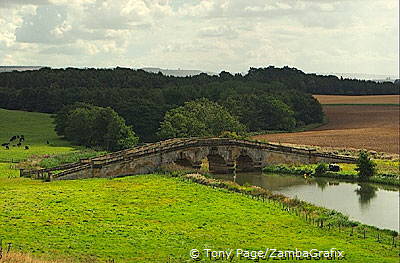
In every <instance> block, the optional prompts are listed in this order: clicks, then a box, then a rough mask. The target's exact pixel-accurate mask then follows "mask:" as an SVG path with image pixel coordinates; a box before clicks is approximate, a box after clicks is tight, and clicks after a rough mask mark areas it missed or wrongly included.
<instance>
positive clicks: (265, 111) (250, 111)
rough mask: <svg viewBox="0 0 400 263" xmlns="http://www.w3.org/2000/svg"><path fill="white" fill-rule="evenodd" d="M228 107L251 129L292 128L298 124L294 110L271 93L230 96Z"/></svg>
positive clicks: (226, 103)
mask: <svg viewBox="0 0 400 263" xmlns="http://www.w3.org/2000/svg"><path fill="white" fill-rule="evenodd" d="M224 105H225V106H226V108H227V109H229V110H230V112H231V113H232V114H234V115H236V116H238V117H239V120H240V121H241V122H242V123H244V124H245V125H246V126H247V127H248V129H249V130H250V131H260V130H291V129H293V128H294V127H295V125H296V120H295V118H294V112H293V111H292V110H291V109H290V107H289V106H288V105H287V104H285V103H284V102H283V101H281V100H279V99H277V98H275V97H273V96H269V95H265V94H264V95H263V94H261V95H255V94H246V95H241V96H239V95H238V96H230V97H229V98H228V99H227V100H226V101H225V103H224Z"/></svg>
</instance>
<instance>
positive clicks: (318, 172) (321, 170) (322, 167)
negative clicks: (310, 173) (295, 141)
mask: <svg viewBox="0 0 400 263" xmlns="http://www.w3.org/2000/svg"><path fill="white" fill-rule="evenodd" d="M327 171H328V165H327V164H326V163H319V164H318V165H317V167H315V171H314V175H315V176H323V175H324V174H325V173H326V172H327Z"/></svg>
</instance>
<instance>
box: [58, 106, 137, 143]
mask: <svg viewBox="0 0 400 263" xmlns="http://www.w3.org/2000/svg"><path fill="white" fill-rule="evenodd" d="M55 122H56V131H57V133H58V134H59V135H63V136H65V138H67V139H68V140H70V141H72V142H74V143H76V144H78V145H84V146H87V147H94V146H97V147H100V148H103V149H106V150H109V151H116V150H121V149H125V148H130V147H133V146H134V145H135V144H137V142H138V137H136V136H135V133H134V132H133V130H132V128H131V127H130V126H127V125H126V124H125V120H124V119H123V118H122V117H120V116H119V115H118V114H117V113H116V112H115V111H114V110H113V109H111V108H109V107H108V108H102V107H97V106H93V105H90V104H85V103H77V104H73V105H70V106H68V107H65V108H64V109H63V110H61V111H60V113H59V114H58V115H57V116H56V120H55Z"/></svg>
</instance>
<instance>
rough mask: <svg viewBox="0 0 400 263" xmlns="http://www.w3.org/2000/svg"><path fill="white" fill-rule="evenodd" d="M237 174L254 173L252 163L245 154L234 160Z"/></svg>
mask: <svg viewBox="0 0 400 263" xmlns="http://www.w3.org/2000/svg"><path fill="white" fill-rule="evenodd" d="M236 171H237V172H251V171H254V161H253V159H252V158H251V157H250V156H249V155H247V154H240V155H239V156H238V158H237V159H236Z"/></svg>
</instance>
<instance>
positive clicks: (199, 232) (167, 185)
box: [0, 175, 398, 262]
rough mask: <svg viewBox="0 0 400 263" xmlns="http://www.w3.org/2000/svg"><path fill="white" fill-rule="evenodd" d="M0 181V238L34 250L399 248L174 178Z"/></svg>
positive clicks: (153, 252) (384, 254) (146, 252)
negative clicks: (314, 223) (331, 228)
mask: <svg viewBox="0 0 400 263" xmlns="http://www.w3.org/2000/svg"><path fill="white" fill-rule="evenodd" d="M0 180H1V183H0V211H1V213H0V222H1V223H0V237H1V238H2V239H3V242H12V243H13V244H14V248H15V249H21V250H23V251H26V252H33V253H34V254H35V255H38V256H43V255H51V256H54V257H57V256H58V257H61V258H62V257H64V258H65V257H69V258H70V259H71V261H72V260H73V259H80V260H83V259H86V260H87V259H88V258H97V257H98V258H99V259H101V260H107V259H115V260H116V262H168V260H171V261H170V262H185V261H189V259H190V258H189V251H190V250H191V249H193V248H196V249H199V250H202V249H205V248H211V249H217V250H221V249H226V248H243V249H254V250H261V249H265V248H267V247H269V248H277V249H284V250H286V249H295V248H298V249H305V250H310V249H312V248H317V249H321V250H327V249H331V248H333V247H334V248H337V249H340V250H344V251H345V252H346V253H347V257H348V261H349V262H398V255H397V254H398V252H397V251H396V250H393V249H391V247H390V246H388V245H383V244H380V243H377V242H376V241H375V240H373V239H365V240H363V239H358V238H354V237H350V236H349V235H348V233H345V232H338V231H327V230H326V229H325V230H324V229H319V228H317V227H315V226H313V225H310V224H309V223H306V222H305V221H304V220H302V219H301V218H300V217H297V216H294V215H293V214H289V213H287V212H286V211H283V210H282V209H281V208H280V206H279V205H277V203H273V202H266V203H263V202H260V201H257V200H253V199H250V198H248V197H246V196H243V195H239V194H236V193H232V192H227V191H225V190H221V189H212V188H210V187H207V186H202V185H198V184H195V183H191V182H187V181H183V180H182V179H180V178H171V177H166V176H160V175H143V176H135V177H127V178H120V179H114V180H107V179H90V180H80V181H64V182H62V181H59V182H52V183H44V182H41V181H32V180H29V179H20V178H15V179H6V178H4V176H3V177H2V178H0Z"/></svg>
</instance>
